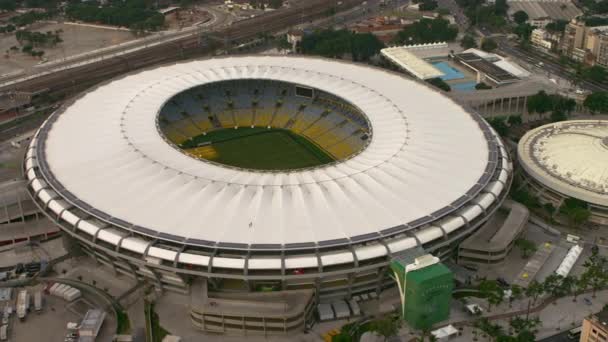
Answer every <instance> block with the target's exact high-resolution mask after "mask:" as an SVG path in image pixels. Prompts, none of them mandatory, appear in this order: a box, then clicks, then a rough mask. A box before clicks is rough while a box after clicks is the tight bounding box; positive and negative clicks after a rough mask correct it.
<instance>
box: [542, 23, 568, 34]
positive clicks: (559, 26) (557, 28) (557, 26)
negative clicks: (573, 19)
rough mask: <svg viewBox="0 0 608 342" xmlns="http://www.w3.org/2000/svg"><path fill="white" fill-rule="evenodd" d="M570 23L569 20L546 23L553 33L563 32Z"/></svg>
mask: <svg viewBox="0 0 608 342" xmlns="http://www.w3.org/2000/svg"><path fill="white" fill-rule="evenodd" d="M566 25H568V21H567V20H556V21H552V22H550V23H548V24H547V25H545V29H546V30H547V31H549V32H551V33H553V34H557V33H562V32H564V29H565V28H566Z"/></svg>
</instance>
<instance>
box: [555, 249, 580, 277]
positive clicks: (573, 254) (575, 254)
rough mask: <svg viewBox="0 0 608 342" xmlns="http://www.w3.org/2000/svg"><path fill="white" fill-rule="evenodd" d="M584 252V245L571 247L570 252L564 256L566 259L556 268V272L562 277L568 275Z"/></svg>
mask: <svg viewBox="0 0 608 342" xmlns="http://www.w3.org/2000/svg"><path fill="white" fill-rule="evenodd" d="M582 252H583V247H581V246H579V245H576V246H573V247H572V248H570V250H569V251H568V254H566V257H564V260H563V261H562V263H561V264H560V265H559V267H558V268H557V270H555V273H556V274H558V275H560V276H562V277H565V276H567V275H568V274H569V273H570V271H571V270H572V267H574V264H575V263H576V261H577V260H578V258H579V257H580V256H581V253H582Z"/></svg>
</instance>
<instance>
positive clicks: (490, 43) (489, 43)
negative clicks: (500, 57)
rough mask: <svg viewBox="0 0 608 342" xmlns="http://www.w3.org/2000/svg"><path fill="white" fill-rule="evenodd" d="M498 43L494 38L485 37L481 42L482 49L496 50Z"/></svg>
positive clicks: (487, 50)
mask: <svg viewBox="0 0 608 342" xmlns="http://www.w3.org/2000/svg"><path fill="white" fill-rule="evenodd" d="M497 47H498V44H497V43H496V41H494V39H492V38H484V39H483V41H482V42H481V49H482V50H483V51H486V52H492V51H494V50H496V48H497Z"/></svg>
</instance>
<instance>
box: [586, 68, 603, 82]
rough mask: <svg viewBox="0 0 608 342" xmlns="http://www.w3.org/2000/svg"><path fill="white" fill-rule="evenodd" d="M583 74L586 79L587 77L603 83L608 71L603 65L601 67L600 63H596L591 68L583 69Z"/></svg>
mask: <svg viewBox="0 0 608 342" xmlns="http://www.w3.org/2000/svg"><path fill="white" fill-rule="evenodd" d="M582 76H583V78H584V79H587V80H590V81H593V82H598V83H602V82H604V81H605V80H606V78H607V77H608V72H607V71H606V69H604V68H603V67H601V66H599V65H594V66H592V67H590V68H587V69H583V70H582Z"/></svg>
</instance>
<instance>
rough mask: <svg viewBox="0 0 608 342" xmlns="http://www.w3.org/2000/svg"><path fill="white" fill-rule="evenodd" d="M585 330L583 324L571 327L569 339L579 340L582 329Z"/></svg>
mask: <svg viewBox="0 0 608 342" xmlns="http://www.w3.org/2000/svg"><path fill="white" fill-rule="evenodd" d="M582 330H583V326H582V325H581V326H578V327H576V328H574V329H570V331H568V339H570V340H578V339H579V338H580V336H581V331H582Z"/></svg>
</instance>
